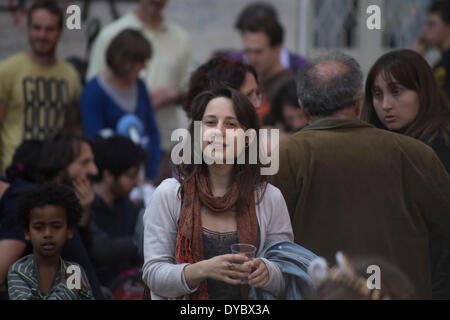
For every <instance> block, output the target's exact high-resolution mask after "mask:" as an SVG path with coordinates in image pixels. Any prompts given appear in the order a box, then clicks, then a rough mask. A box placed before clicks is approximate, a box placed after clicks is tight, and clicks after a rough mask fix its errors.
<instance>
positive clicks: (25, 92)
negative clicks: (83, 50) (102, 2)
mask: <svg viewBox="0 0 450 320" xmlns="http://www.w3.org/2000/svg"><path fill="white" fill-rule="evenodd" d="M63 17H64V15H63V12H62V10H61V8H60V7H59V6H58V4H57V2H56V1H54V0H38V1H36V2H35V3H34V4H33V5H32V7H31V9H30V11H29V13H28V29H27V31H28V38H29V43H30V50H29V51H27V52H21V53H18V54H15V55H13V56H11V57H9V58H7V59H5V60H4V61H2V63H0V150H1V153H0V156H1V164H0V169H1V170H0V171H2V170H4V169H6V167H7V166H8V165H9V163H10V162H11V158H12V155H13V153H14V150H15V149H16V147H17V146H18V145H19V144H20V143H21V142H22V140H29V139H39V140H43V139H45V138H47V137H48V136H50V135H52V134H54V133H56V132H58V131H59V130H61V129H62V128H63V127H64V126H66V117H67V115H66V113H67V114H69V113H70V114H72V111H75V112H76V110H77V108H78V100H79V95H80V92H81V83H80V80H79V77H78V74H77V72H76V70H75V69H74V68H73V67H71V66H70V65H69V64H68V63H66V62H63V61H62V60H60V59H59V58H58V57H57V56H56V46H57V43H58V41H59V39H60V38H61V35H62V33H63Z"/></svg>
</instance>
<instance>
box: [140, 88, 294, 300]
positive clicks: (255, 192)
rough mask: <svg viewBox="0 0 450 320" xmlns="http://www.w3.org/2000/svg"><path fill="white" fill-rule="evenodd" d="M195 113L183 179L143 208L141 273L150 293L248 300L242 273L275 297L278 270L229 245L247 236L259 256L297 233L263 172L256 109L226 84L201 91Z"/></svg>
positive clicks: (180, 168)
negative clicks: (144, 209) (294, 232)
mask: <svg viewBox="0 0 450 320" xmlns="http://www.w3.org/2000/svg"><path fill="white" fill-rule="evenodd" d="M190 113H191V116H192V123H191V125H190V127H189V135H188V137H190V138H191V139H190V140H189V139H188V140H187V141H189V142H186V144H184V147H185V148H186V147H190V151H191V153H190V156H189V157H185V160H186V159H188V160H187V161H184V162H183V163H181V164H179V165H177V166H176V170H177V177H178V179H173V178H172V179H166V180H165V181H163V182H162V183H161V185H160V186H159V187H158V188H157V189H156V191H155V192H154V194H153V196H152V198H151V200H150V202H149V204H148V206H147V211H146V213H145V215H144V225H145V235H144V258H145V262H144V266H143V279H144V281H145V282H146V284H147V285H148V286H149V288H150V290H151V294H152V298H153V299H158V298H178V297H186V298H190V299H214V300H216V299H226V300H229V299H241V298H243V299H246V298H247V295H248V286H246V285H240V283H241V282H240V281H241V280H239V279H238V278H241V279H245V281H248V285H253V286H255V287H257V288H260V287H262V288H264V289H266V290H268V291H269V292H271V293H272V294H274V295H275V296H277V295H278V294H279V293H280V292H282V290H283V288H284V280H283V277H282V275H281V271H280V269H279V268H278V267H277V266H276V265H275V264H274V263H273V262H270V261H268V260H266V259H261V258H258V259H253V260H249V259H248V258H246V257H244V256H242V255H239V254H231V249H230V246H231V244H234V243H238V242H239V243H247V244H251V245H253V246H255V247H256V248H257V252H256V255H257V254H258V253H259V252H261V251H262V249H263V248H264V246H265V245H266V244H268V243H269V242H273V241H292V240H293V234H292V227H291V224H290V219H289V214H288V211H287V207H286V203H285V201H284V198H283V196H282V195H281V193H280V191H279V190H278V189H277V188H275V187H274V186H272V185H270V184H268V183H267V178H268V177H267V176H264V175H261V169H263V165H262V163H261V161H260V160H259V159H260V158H259V155H258V152H259V151H258V149H259V148H258V147H255V146H256V145H257V144H258V129H259V122H258V117H257V114H256V111H255V108H254V107H253V105H252V104H251V102H250V101H249V100H248V99H247V98H246V97H245V96H244V95H243V94H241V93H240V92H238V91H237V90H235V89H232V88H229V87H220V88H217V89H214V90H211V91H206V92H203V93H201V94H200V95H198V96H197V97H196V98H195V99H194V101H193V102H192V104H191V107H190ZM199 129H200V130H199ZM198 131H200V132H201V135H200V137H198ZM244 131H245V134H244ZM196 132H197V134H196ZM249 132H250V133H249ZM247 133H249V134H247ZM185 151H186V150H183V152H185ZM235 151H236V152H235ZM253 152H256V154H253ZM255 155H256V157H253V156H255ZM255 158H256V161H252V159H253V160H255ZM240 160H243V161H240ZM174 162H175V161H174Z"/></svg>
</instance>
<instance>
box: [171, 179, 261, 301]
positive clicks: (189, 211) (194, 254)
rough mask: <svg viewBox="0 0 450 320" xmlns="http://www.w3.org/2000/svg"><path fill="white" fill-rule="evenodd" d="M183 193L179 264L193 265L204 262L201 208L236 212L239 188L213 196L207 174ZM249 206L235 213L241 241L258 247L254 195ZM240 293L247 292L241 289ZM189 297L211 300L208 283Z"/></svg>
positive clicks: (179, 226)
mask: <svg viewBox="0 0 450 320" xmlns="http://www.w3.org/2000/svg"><path fill="white" fill-rule="evenodd" d="M183 191H184V194H183V199H182V201H183V202H182V206H181V214H180V220H179V223H178V237H177V238H178V240H177V253H176V254H177V262H178V263H191V264H193V263H196V262H199V261H202V260H203V237H202V221H201V214H200V212H201V211H200V209H201V207H202V206H205V207H206V208H208V209H209V210H211V211H213V212H216V213H220V212H225V211H229V210H233V211H234V210H235V206H236V202H237V199H238V195H239V189H238V185H237V184H236V183H233V185H232V187H231V188H230V190H229V191H228V192H227V193H226V194H225V195H224V196H223V197H214V196H213V194H212V192H211V186H210V183H209V179H208V177H207V176H206V175H205V174H197V175H196V176H195V177H193V178H192V179H191V180H190V181H189V182H188V183H187V184H186V185H185V188H184V190H183ZM247 204H248V205H247V206H241V208H240V209H239V211H238V212H236V220H237V221H236V222H237V236H238V241H239V242H240V243H250V244H253V245H254V246H257V241H258V220H257V217H256V211H255V199H254V194H253V193H252V194H251V195H249V197H248V203H247ZM241 292H244V291H243V290H241ZM246 292H248V290H246ZM243 295H245V297H244V298H246V295H247V294H246V293H243ZM190 298H191V299H198V300H207V299H208V288H207V285H206V281H203V282H202V283H201V284H200V286H199V289H198V290H197V291H196V292H195V293H194V294H192V295H191V296H190Z"/></svg>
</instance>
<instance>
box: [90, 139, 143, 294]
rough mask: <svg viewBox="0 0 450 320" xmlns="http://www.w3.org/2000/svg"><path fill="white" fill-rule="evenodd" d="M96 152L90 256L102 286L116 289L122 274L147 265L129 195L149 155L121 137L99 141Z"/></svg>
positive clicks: (136, 183)
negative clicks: (137, 241)
mask: <svg viewBox="0 0 450 320" xmlns="http://www.w3.org/2000/svg"><path fill="white" fill-rule="evenodd" d="M93 150H94V155H95V164H96V166H97V168H98V175H97V176H96V177H95V178H94V191H95V198H94V202H93V204H92V207H91V212H90V220H89V230H90V233H91V236H92V246H91V250H90V254H91V260H92V262H93V264H94V267H95V269H96V271H97V275H98V277H99V280H100V282H101V283H102V284H103V285H106V286H107V287H109V288H110V289H113V284H114V282H115V281H114V280H115V279H116V278H117V276H118V275H119V273H120V272H122V271H124V270H126V269H130V268H133V267H139V268H140V267H141V266H142V264H143V262H144V261H143V259H142V257H140V256H139V254H138V244H137V243H135V242H134V240H133V239H134V237H133V236H134V230H135V226H136V221H137V217H138V213H139V212H138V208H137V207H136V206H135V204H134V203H133V202H131V201H130V199H129V195H130V192H131V190H132V189H133V188H134V187H136V186H137V185H138V184H140V183H141V177H140V169H141V167H142V166H143V165H144V164H145V161H146V159H147V153H146V151H145V150H144V149H142V148H141V147H140V146H139V145H136V144H134V143H133V142H132V141H131V140H130V139H128V138H125V137H122V136H111V137H109V138H106V139H104V138H97V139H95V140H94V141H93Z"/></svg>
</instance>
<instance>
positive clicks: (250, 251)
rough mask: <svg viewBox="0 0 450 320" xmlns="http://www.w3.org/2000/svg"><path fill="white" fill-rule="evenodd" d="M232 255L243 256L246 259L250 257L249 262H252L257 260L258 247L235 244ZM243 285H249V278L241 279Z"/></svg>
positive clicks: (232, 247)
mask: <svg viewBox="0 0 450 320" xmlns="http://www.w3.org/2000/svg"><path fill="white" fill-rule="evenodd" d="M231 253H232V254H242V255H244V256H246V257H248V259H249V260H252V259H254V258H255V255H256V247H255V246H254V245H252V244H248V243H235V244H232V245H231ZM240 280H241V283H242V284H246V283H248V279H247V278H243V279H242V278H241V279H240Z"/></svg>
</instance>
